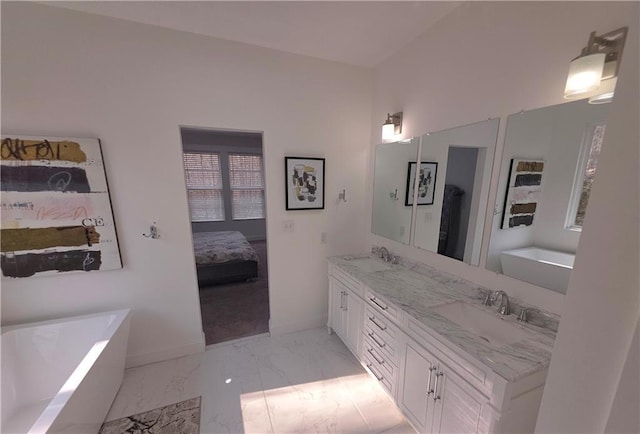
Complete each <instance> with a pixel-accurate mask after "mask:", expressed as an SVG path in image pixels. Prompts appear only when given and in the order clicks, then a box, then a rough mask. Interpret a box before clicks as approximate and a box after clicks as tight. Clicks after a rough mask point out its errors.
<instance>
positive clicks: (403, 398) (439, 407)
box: [397, 340, 489, 433]
mask: <svg viewBox="0 0 640 434" xmlns="http://www.w3.org/2000/svg"><path fill="white" fill-rule="evenodd" d="M404 348H405V352H404V357H403V369H402V374H401V379H400V384H399V392H398V401H397V403H398V405H399V406H400V408H401V409H402V411H403V412H404V414H405V415H406V416H407V417H408V418H409V419H410V420H411V422H412V423H413V424H414V426H415V427H416V428H418V430H419V431H420V432H424V433H475V432H486V426H485V424H484V423H483V419H482V417H481V416H482V409H483V405H486V404H487V403H488V401H489V399H488V398H487V397H485V396H484V395H482V394H481V393H480V392H478V391H477V390H475V389H474V388H473V387H471V386H470V385H469V384H468V383H467V382H466V381H464V380H463V379H462V378H461V377H460V376H459V375H457V374H456V373H455V371H454V370H453V369H451V368H449V367H448V366H447V365H445V364H443V363H442V362H440V361H439V360H438V359H437V358H436V357H435V356H433V355H432V354H431V353H429V352H428V351H427V350H425V349H424V348H422V347H421V346H420V345H417V344H416V343H415V342H412V341H410V340H408V341H407V342H406V343H405V345H404Z"/></svg>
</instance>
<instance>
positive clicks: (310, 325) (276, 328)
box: [269, 315, 328, 336]
mask: <svg viewBox="0 0 640 434" xmlns="http://www.w3.org/2000/svg"><path fill="white" fill-rule="evenodd" d="M327 319H328V317H327V315H323V316H319V317H315V318H310V319H307V320H304V321H296V322H289V323H284V324H274V323H273V321H272V320H271V319H269V333H270V334H271V336H279V335H284V334H287V333H292V332H298V331H301V330H309V329H314V328H317V327H323V326H326V325H327Z"/></svg>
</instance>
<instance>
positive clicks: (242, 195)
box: [229, 154, 264, 220]
mask: <svg viewBox="0 0 640 434" xmlns="http://www.w3.org/2000/svg"><path fill="white" fill-rule="evenodd" d="M229 184H230V186H231V214H232V218H233V219H234V220H250V219H260V218H264V176H263V173H262V156H261V155H246V154H229Z"/></svg>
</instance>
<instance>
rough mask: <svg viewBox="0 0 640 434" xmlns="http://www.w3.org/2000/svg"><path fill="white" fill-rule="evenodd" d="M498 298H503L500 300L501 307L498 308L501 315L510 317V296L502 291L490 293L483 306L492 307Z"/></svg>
mask: <svg viewBox="0 0 640 434" xmlns="http://www.w3.org/2000/svg"><path fill="white" fill-rule="evenodd" d="M498 296H502V298H501V299H500V307H498V313H499V314H500V315H510V314H511V305H510V304H509V296H508V295H507V293H506V292H504V291H502V290H498V291H494V292H493V293H491V292H489V293H488V294H487V296H486V297H485V299H484V302H483V303H482V304H483V305H485V306H492V305H493V303H495V302H496V299H497V298H498Z"/></svg>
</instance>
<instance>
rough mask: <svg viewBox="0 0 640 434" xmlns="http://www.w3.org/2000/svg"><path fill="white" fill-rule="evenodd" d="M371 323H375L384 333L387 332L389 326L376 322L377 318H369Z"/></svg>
mask: <svg viewBox="0 0 640 434" xmlns="http://www.w3.org/2000/svg"><path fill="white" fill-rule="evenodd" d="M369 321H371V322H372V323H374V324H375V325H376V326H377V327H378V328H379V329H380V330H382V331H385V330H386V329H387V326H383V325H380V323H379V322H378V321H376V317H375V316H370V317H369Z"/></svg>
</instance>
